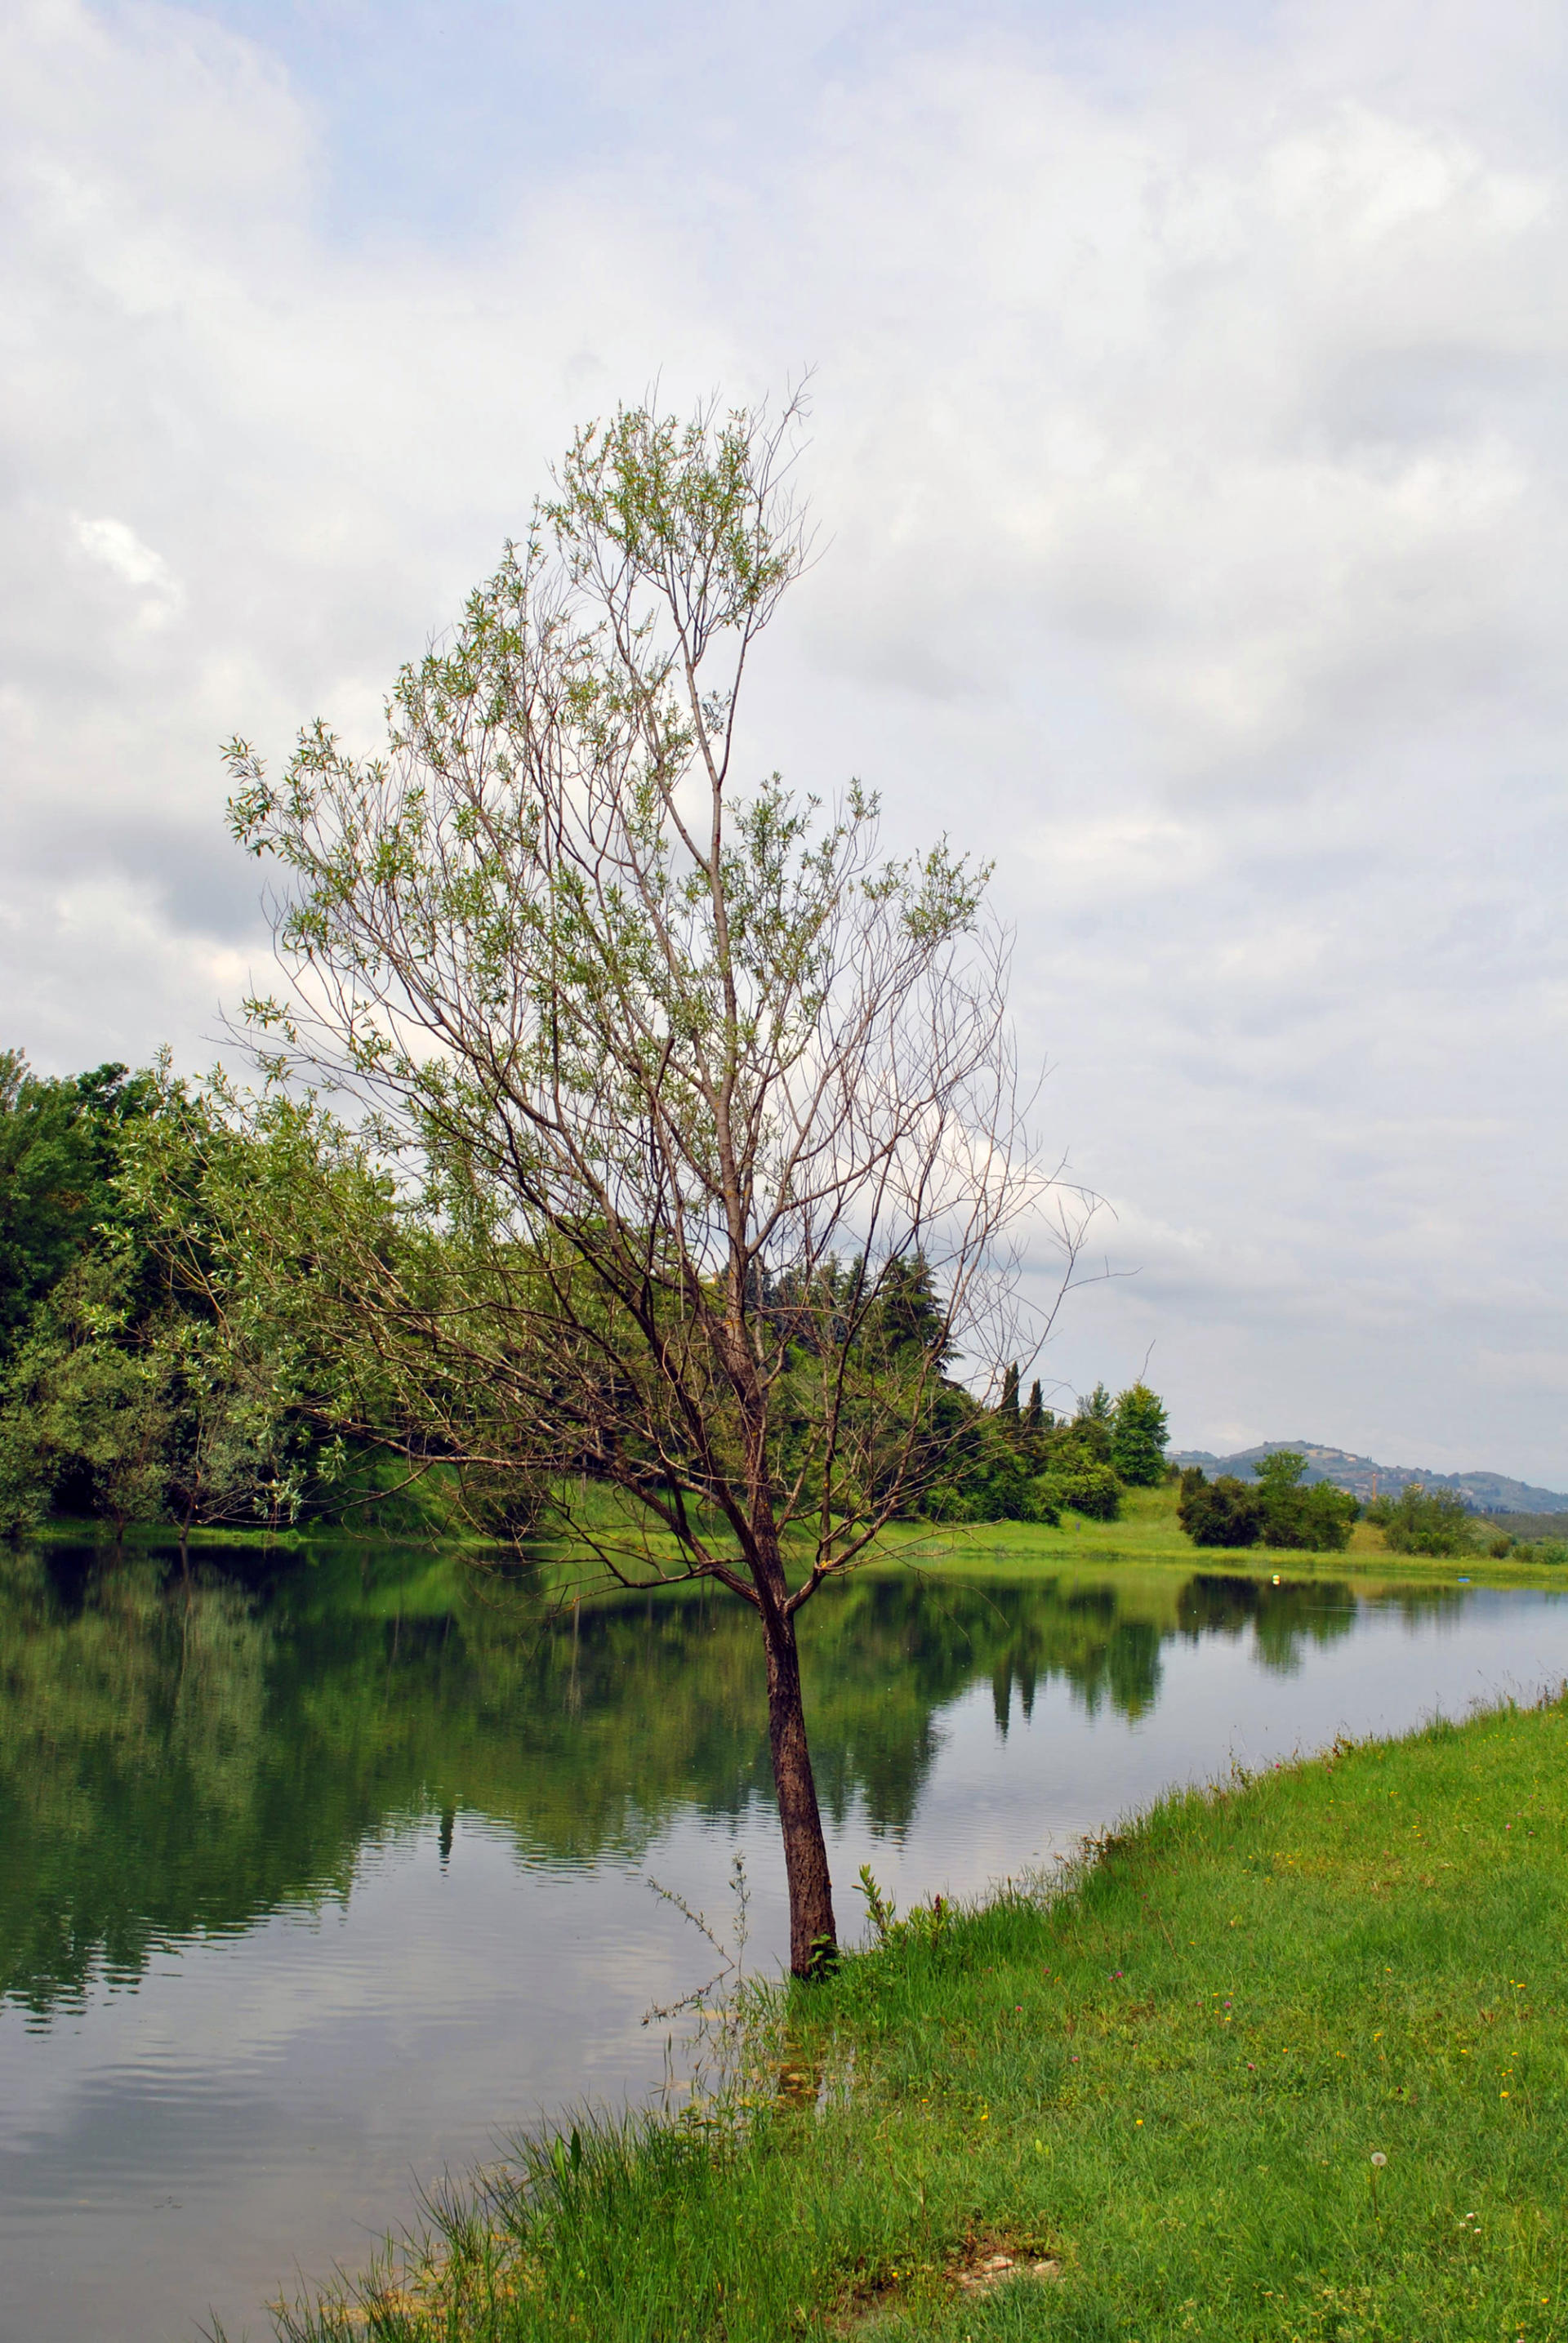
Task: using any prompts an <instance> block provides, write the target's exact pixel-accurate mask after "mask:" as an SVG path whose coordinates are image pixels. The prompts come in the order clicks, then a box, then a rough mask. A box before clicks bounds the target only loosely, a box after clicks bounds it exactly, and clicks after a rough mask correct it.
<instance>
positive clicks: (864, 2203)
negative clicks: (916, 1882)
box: [288, 1703, 1568, 2343]
mask: <svg viewBox="0 0 1568 2343" xmlns="http://www.w3.org/2000/svg"><path fill="white" fill-rule="evenodd" d="M1565 1783H1568V1706H1564V1704H1561V1703H1559V1704H1555V1705H1553V1706H1551V1707H1547V1708H1543V1709H1539V1710H1533V1711H1529V1712H1523V1713H1521V1712H1516V1711H1512V1710H1509V1711H1503V1712H1501V1713H1499V1714H1496V1715H1488V1716H1485V1717H1483V1718H1480V1719H1478V1720H1476V1721H1474V1722H1473V1723H1471V1724H1469V1725H1465V1726H1462V1727H1458V1728H1455V1727H1452V1726H1446V1725H1444V1726H1437V1727H1434V1728H1432V1729H1431V1730H1429V1731H1427V1732H1425V1733H1423V1734H1421V1735H1417V1736H1415V1737H1413V1738H1412V1739H1410V1740H1407V1741H1402V1742H1397V1743H1392V1744H1368V1745H1362V1746H1360V1747H1357V1748H1354V1749H1344V1750H1342V1751H1340V1752H1337V1753H1335V1754H1334V1755H1331V1756H1330V1757H1328V1758H1325V1759H1321V1760H1316V1761H1313V1762H1311V1763H1308V1764H1305V1765H1300V1766H1297V1767H1293V1768H1291V1769H1289V1770H1282V1771H1278V1772H1275V1773H1272V1774H1270V1775H1266V1776H1265V1777H1263V1778H1262V1779H1261V1780H1259V1781H1257V1782H1254V1783H1252V1784H1251V1785H1236V1786H1235V1787H1233V1788H1232V1789H1231V1790H1229V1791H1225V1792H1221V1793H1218V1794H1215V1795H1208V1796H1202V1795H1196V1794H1191V1795H1181V1796H1178V1797H1175V1798H1173V1799H1171V1800H1170V1801H1168V1802H1167V1803H1165V1804H1164V1805H1161V1806H1160V1807H1159V1808H1158V1809H1156V1811H1155V1812H1154V1813H1153V1814H1152V1815H1151V1816H1150V1817H1149V1818H1148V1819H1147V1820H1146V1821H1144V1822H1142V1823H1141V1824H1140V1825H1138V1826H1137V1827H1136V1828H1134V1829H1132V1830H1130V1831H1129V1832H1128V1833H1126V1834H1125V1835H1122V1836H1121V1837H1119V1838H1117V1839H1115V1840H1113V1841H1111V1842H1109V1843H1107V1845H1105V1846H1104V1847H1103V1848H1102V1849H1101V1851H1100V1852H1099V1854H1098V1856H1097V1858H1096V1859H1095V1860H1094V1861H1093V1862H1092V1863H1091V1864H1090V1865H1088V1867H1087V1868H1086V1870H1085V1871H1084V1873H1083V1875H1081V1878H1080V1879H1079V1880H1078V1881H1077V1882H1076V1883H1075V1884H1074V1885H1073V1887H1072V1888H1071V1891H1070V1893H1068V1894H1065V1895H1064V1896H1061V1897H1060V1898H1059V1899H1058V1900H1057V1901H1056V1902H1055V1903H1054V1904H1052V1905H1050V1906H1041V1904H1040V1903H1039V1902H1038V1901H1035V1900H1032V1899H1030V1898H1029V1897H1027V1896H1021V1895H1020V1896H1004V1897H1002V1898H1001V1899H1000V1900H999V1901H998V1902H997V1903H995V1904H994V1905H992V1906H990V1907H989V1908H988V1909H985V1910H982V1911H980V1912H978V1913H975V1914H972V1915H969V1916H963V1917H960V1919H958V1920H957V1921H955V1922H953V1923H952V1925H951V1926H950V1927H949V1928H948V1929H946V1931H945V1932H943V1933H942V1935H941V1936H940V1939H939V1941H938V1942H937V1943H936V1944H935V1945H934V1946H933V1945H932V1944H931V1943H930V1941H929V1936H930V1931H929V1929H928V1930H927V1931H926V1932H925V1933H924V1934H920V1933H917V1934H916V1935H913V1936H906V1937H904V1938H903V1939H901V1940H900V1941H895V1942H894V1943H893V1944H891V1945H890V1946H889V1947H888V1948H887V1949H885V1950H882V1951H879V1952H877V1953H874V1954H870V1955H868V1956H860V1957H858V1958H855V1959H851V1960H849V1962H847V1963H846V1964H845V1966H844V1968H843V1970H842V1972H841V1973H840V1975H839V1976H838V1977H837V1978H836V1979H835V1980H833V1981H832V1982H831V1983H830V1984H829V1985H826V1986H818V1987H815V1988H810V1989H808V1990H806V1991H805V1992H797V1993H796V1995H795V1996H794V1998H793V2001H792V2002H791V2003H790V2004H789V2005H788V2006H786V2007H784V2008H783V2010H782V2014H781V2015H779V2014H777V2013H776V2015H775V2016H774V2018H773V2019H772V2020H771V2021H770V2022H771V2023H772V2024H773V2025H774V2026H775V2027H776V2028H777V2027H778V2026H779V2025H782V2026H784V2027H785V2028H787V2029H789V2030H788V2031H786V2032H785V2033H784V2034H783V2035H782V2036H778V2037H777V2038H776V2040H775V2046H774V2055H775V2067H774V2071H773V2073H772V2075H771V2076H770V2077H766V2078H765V2087H762V2088H760V2089H759V2092H758V2095H757V2099H758V2103H757V2107H756V2108H755V2110H754V2112H753V2114H752V2116H751V2118H750V2123H749V2128H737V2127H735V2126H733V2125H729V2126H725V2125H718V2126H716V2127H714V2128H712V2129H710V2130H704V2129H703V2128H702V2127H700V2126H698V2125H693V2124H687V2125H666V2126H656V2127H652V2128H647V2127H641V2128H639V2127H632V2129H631V2130H629V2131H628V2132H626V2133H624V2134H621V2135H614V2134H596V2135H590V2136H589V2137H588V2138H587V2139H586V2140H585V2142H584V2144H583V2150H582V2156H581V2162H580V2167H574V2166H573V2163H572V2161H571V2159H570V2157H569V2156H568V2157H560V2158H559V2161H558V2166H552V2165H551V2163H550V2161H549V2158H548V2155H546V2154H545V2153H544V2152H543V2151H542V2150H536V2151H535V2152H534V2154H533V2156H532V2157H531V2158H530V2161H531V2162H532V2164H533V2165H534V2168H535V2169H536V2171H538V2172H540V2173H542V2176H543V2177H542V2180H541V2181H540V2183H539V2184H538V2187H537V2190H536V2194H535V2197H534V2198H533V2200H532V2209H531V2210H526V2211H525V2210H519V2209H518V2207H517V2206H516V2204H515V2202H512V2201H510V2200H508V2198H507V2197H505V2196H504V2195H503V2196H501V2197H498V2198H495V2199H493V2200H492V2202H491V2205H490V2207H489V2209H488V2211H487V2215H486V2216H485V2217H483V2218H477V2219H475V2220H473V2221H472V2222H471V2223H470V2224H469V2225H468V2226H467V2227H464V2225H463V2224H462V2223H461V2222H458V2223H457V2225H456V2227H455V2228H454V2229H453V2230H451V2231H450V2232H449V2235H448V2245H447V2259H446V2261H445V2264H444V2268H442V2270H441V2273H440V2275H439V2276H438V2277H437V2278H436V2279H435V2280H434V2281H433V2286H434V2291H433V2293H430V2294H428V2295H426V2294H425V2291H424V2288H420V2287H416V2289H415V2291H414V2292H412V2293H410V2292H406V2291H403V2290H402V2289H401V2288H397V2289H392V2290H389V2291H387V2292H384V2293H382V2294H381V2295H380V2296H379V2298H372V2300H373V2302H374V2304H375V2307H373V2308H370V2310H369V2313H368V2328H367V2325H366V2323H365V2320H366V2315H367V2314H366V2309H365V2307H364V2305H363V2304H362V2306H361V2308H360V2309H359V2311H358V2312H357V2313H356V2314H355V2315H354V2316H352V2317H351V2318H347V2317H346V2318H345V2320H344V2322H343V2323H342V2324H338V2323H337V2322H336V2321H335V2320H333V2319H331V2318H322V2319H320V2320H319V2322H318V2318H317V2317H316V2316H311V2317H307V2318H302V2319H301V2320H300V2321H298V2322H297V2323H296V2322H291V2323H290V2324H289V2328H288V2331H289V2332H290V2333H291V2334H294V2335H303V2334H307V2333H308V2334H312V2335H322V2334H326V2333H337V2334H342V2333H353V2334H356V2335H358V2334H362V2333H365V2332H366V2331H369V2332H371V2333H373V2334H376V2335H378V2336H384V2337H388V2338H390V2337H397V2338H420V2343H433V2339H434V2338H437V2337H440V2338H443V2339H444V2343H459V2338H463V2339H464V2343H477V2338H503V2337H505V2338H524V2337H527V2338H536V2337H538V2338H543V2337H545V2336H549V2337H552V2338H558V2337H560V2336H562V2335H574V2334H575V2335H579V2336H583V2337H589V2336H591V2337H593V2338H596V2343H598V2338H605V2343H613V2338H638V2343H652V2338H658V2343H667V2338H668V2343H678V2338H699V2337H700V2338H725V2343H747V2338H758V2343H760V2338H781V2337H785V2336H788V2335H791V2334H834V2333H839V2334H844V2333H855V2332H861V2331H864V2332H867V2333H871V2332H874V2333H875V2334H876V2335H877V2336H878V2337H879V2338H889V2343H892V2338H898V2337H900V2336H908V2337H913V2336H920V2337H924V2338H945V2343H958V2338H973V2343H980V2338H1002V2337H1011V2338H1022V2337H1026V2336H1039V2337H1050V2338H1078V2343H1088V2338H1099V2339H1100V2343H1108V2338H1122V2343H1134V2338H1136V2343H1163V2338H1189V2337H1193V2336H1197V2337H1204V2338H1280V2343H1286V2338H1302V2343H1306V2338H1311V2343H1329V2338H1334V2343H1350V2339H1351V2338H1358V2343H1360V2338H1390V2343H1392V2338H1399V2343H1471V2338H1514V2337H1521V2336H1524V2337H1529V2338H1549V2337H1561V2336H1563V2335H1568V2283H1565V2281H1568V2268H1565V2258H1568V2016H1565V2008H1564V1987H1565V1982H1568V1980H1565V1974H1564V1963H1563V1921H1564V1912H1565V1903H1564V1890H1565V1888H1568V1827H1565V1815H1564V1798H1563V1791H1564V1785H1565ZM767 2022H769V2021H764V2023H765V2024H766V2023H767ZM819 2078H825V2080H826V2086H827V2087H826V2088H825V2091H824V2094H823V2103H822V2107H821V2108H820V2110H819V2111H818V2112H815V2113H813V2112H811V2111H810V2108H809V2100H810V2097H811V2096H812V2092H811V2085H813V2084H814V2083H816V2082H817V2081H818V2080H819ZM835 2078H837V2079H838V2085H839V2087H837V2088H835V2087H834V2084H835ZM845 2078H848V2079H847V2080H846V2079H845ZM802 2102H805V2103H806V2104H804V2105H803V2104H802ZM1374 2150H1375V2151H1377V2152H1378V2153H1380V2154H1382V2155H1384V2156H1386V2157H1387V2163H1386V2165H1385V2166H1384V2167H1382V2170H1381V2171H1380V2172H1378V2173H1377V2174H1376V2176H1375V2180H1376V2187H1375V2193H1374V2168H1373V2167H1372V2164H1371V2162H1370V2160H1369V2159H1370V2157H1371V2155H1372V2152H1373V2151H1374ZM498 2216H499V2228H498ZM998 2246H1005V2247H1012V2248H1017V2249H1019V2250H1020V2251H1027V2252H1030V2253H1049V2254H1050V2255H1051V2256H1053V2257H1054V2258H1057V2259H1058V2260H1059V2261H1060V2266H1061V2270H1062V2276H1061V2278H1060V2280H1037V2279H1034V2278H1018V2279H1016V2280H1014V2281H1011V2282H1010V2283H1007V2284H1005V2285H1003V2286H1002V2287H1001V2288H1000V2289H999V2290H998V2291H997V2292H995V2293H994V2294H992V2295H990V2296H987V2297H976V2296H975V2295H973V2294H970V2293H966V2292H964V2291H963V2290H962V2289H961V2288H960V2285H959V2282H958V2281H959V2277H960V2272H961V2271H962V2270H963V2269H964V2268H966V2267H968V2266H970V2265H972V2264H973V2263H974V2261H975V2260H976V2259H977V2258H978V2257H979V2256H980V2255H981V2254H983V2253H985V2252H987V2251H989V2250H990V2249H991V2248H993V2247H998ZM453 2247H456V2248H457V2250H456V2251H455V2252H454V2251H453V2250H452V2248H453ZM422 2296H423V2304H422V2303H421V2297H422Z"/></svg>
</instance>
